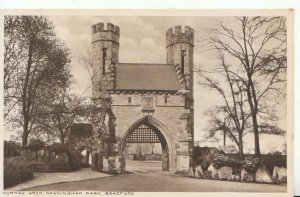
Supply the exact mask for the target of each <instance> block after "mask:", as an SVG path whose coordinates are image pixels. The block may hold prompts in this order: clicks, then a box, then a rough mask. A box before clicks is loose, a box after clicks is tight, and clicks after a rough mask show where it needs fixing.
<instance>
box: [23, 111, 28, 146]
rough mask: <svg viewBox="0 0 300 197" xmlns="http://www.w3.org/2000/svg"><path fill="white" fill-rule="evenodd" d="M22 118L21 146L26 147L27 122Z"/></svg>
mask: <svg viewBox="0 0 300 197" xmlns="http://www.w3.org/2000/svg"><path fill="white" fill-rule="evenodd" d="M25 117H26V116H24V125H23V134H22V146H23V147H25V146H27V143H28V133H29V132H28V120H27V118H25Z"/></svg>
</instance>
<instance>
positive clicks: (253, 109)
mask: <svg viewBox="0 0 300 197" xmlns="http://www.w3.org/2000/svg"><path fill="white" fill-rule="evenodd" d="M248 78H249V84H248V86H247V97H248V104H249V107H250V111H251V117H252V123H253V132H254V148H255V156H257V157H260V147H259V133H258V123H257V106H256V107H255V106H254V103H253V99H255V98H253V97H252V95H253V96H254V94H255V92H253V94H252V93H251V87H250V86H251V85H252V86H253V83H252V80H251V77H249V76H248Z"/></svg>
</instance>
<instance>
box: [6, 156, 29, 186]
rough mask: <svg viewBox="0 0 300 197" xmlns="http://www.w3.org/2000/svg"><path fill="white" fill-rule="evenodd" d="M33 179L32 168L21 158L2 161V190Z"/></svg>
mask: <svg viewBox="0 0 300 197" xmlns="http://www.w3.org/2000/svg"><path fill="white" fill-rule="evenodd" d="M32 178H33V167H32V165H31V164H30V163H29V162H28V161H27V160H26V159H25V158H23V157H11V158H5V159H4V188H8V187H12V186H14V185H16V184H19V183H22V182H24V181H28V180H30V179H32Z"/></svg>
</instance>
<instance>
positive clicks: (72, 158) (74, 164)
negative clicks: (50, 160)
mask: <svg viewBox="0 0 300 197" xmlns="http://www.w3.org/2000/svg"><path fill="white" fill-rule="evenodd" d="M47 148H48V150H49V151H53V152H55V153H56V154H58V153H66V154H67V155H68V157H69V163H70V166H71V168H72V170H79V169H80V168H81V159H80V155H79V153H78V152H77V151H75V148H74V147H72V146H71V145H69V144H61V143H54V144H52V145H50V146H48V147H47Z"/></svg>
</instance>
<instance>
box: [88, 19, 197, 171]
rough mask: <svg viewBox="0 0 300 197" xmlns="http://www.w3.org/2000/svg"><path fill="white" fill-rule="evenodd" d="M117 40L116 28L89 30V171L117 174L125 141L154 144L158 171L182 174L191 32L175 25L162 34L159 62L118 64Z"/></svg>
mask: <svg viewBox="0 0 300 197" xmlns="http://www.w3.org/2000/svg"><path fill="white" fill-rule="evenodd" d="M120 38H121V33H120V29H119V27H118V26H116V25H113V24H111V23H107V24H104V23H98V24H96V25H93V26H92V58H93V79H92V80H93V81H92V85H93V90H92V94H93V96H92V100H93V102H94V103H95V104H96V105H97V107H98V109H99V114H97V118H99V120H100V123H99V124H98V125H93V134H92V136H93V137H92V139H91V140H92V141H93V143H91V144H92V145H91V147H90V150H91V152H92V168H93V169H96V170H99V171H106V172H110V173H122V172H124V171H125V170H126V161H125V152H126V144H127V143H160V144H161V147H162V170H165V171H168V170H175V169H176V171H185V170H188V168H189V167H190V165H191V163H192V151H193V138H194V134H193V133H194V130H193V124H194V109H193V50H194V30H193V29H192V28H190V27H188V26H186V27H184V28H182V27H181V26H175V27H174V29H173V28H170V29H169V30H168V31H167V32H166V50H167V57H166V63H164V64H152V63H149V64H144V63H141V64H137V63H120V62H119V47H120V44H119V40H120ZM137 55H138V54H137ZM100 137H101V139H103V140H100V139H99V138H100ZM97 139H98V140H97Z"/></svg>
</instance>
